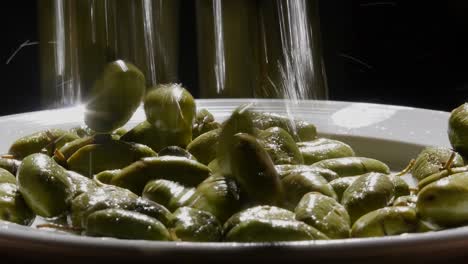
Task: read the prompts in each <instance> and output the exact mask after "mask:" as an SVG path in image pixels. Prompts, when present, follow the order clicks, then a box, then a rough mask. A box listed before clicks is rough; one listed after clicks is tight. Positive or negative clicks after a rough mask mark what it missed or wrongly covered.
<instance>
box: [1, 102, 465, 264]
mask: <svg viewBox="0 0 468 264" xmlns="http://www.w3.org/2000/svg"><path fill="white" fill-rule="evenodd" d="M247 102H255V106H256V109H258V110H262V111H269V112H275V113H280V114H281V113H283V114H284V113H290V114H292V116H294V117H295V118H298V119H303V120H307V121H310V122H312V123H314V124H315V125H316V126H317V128H318V131H319V133H320V134H321V135H326V136H328V137H332V138H337V139H340V140H343V141H345V142H347V143H348V144H350V145H351V146H352V147H353V148H354V149H355V151H356V153H357V154H358V155H361V156H368V157H374V158H377V159H380V160H382V161H384V162H386V163H387V164H389V166H390V167H391V168H392V169H393V170H400V169H402V168H403V167H405V166H406V164H407V163H408V161H409V160H410V159H411V158H414V157H415V156H416V155H417V154H418V152H419V151H420V150H421V148H422V147H423V146H426V145H438V146H449V142H448V139H447V135H446V131H447V120H448V116H449V114H448V113H446V112H440V111H432V110H424V109H416V108H408V107H400V106H390V105H377V104H365V103H346V102H333V101H302V102H299V103H297V104H295V103H291V102H288V101H283V100H255V101H249V100H243V99H239V100H198V102H197V103H198V107H199V108H207V109H208V110H210V111H211V112H212V113H213V114H214V115H215V116H216V118H217V119H219V120H224V119H225V118H226V117H227V116H228V115H229V114H230V112H231V111H232V110H233V109H234V108H235V107H237V106H238V105H240V104H243V103H247ZM82 120H83V108H82V107H75V108H67V109H60V110H50V111H39V112H31V113H25V114H18V115H11V116H4V117H0V135H1V136H2V137H1V139H0V153H3V152H6V151H7V150H8V147H9V145H10V144H11V142H13V141H14V140H15V139H16V138H18V137H20V136H22V135H26V134H30V133H33V132H35V131H38V130H42V129H46V128H51V127H61V128H70V127H73V126H76V125H79V124H82ZM142 120H144V113H143V112H142V110H141V109H140V110H139V111H137V113H136V114H135V116H134V117H133V118H132V120H131V122H129V124H128V127H132V126H133V125H135V124H136V123H137V122H139V121H142ZM467 245H468V228H457V229H452V230H446V231H440V232H434V233H425V234H409V235H403V236H394V237H384V238H370V239H347V240H331V241H310V242H294V243H273V244H262V243H260V244H258V243H253V244H240V243H188V242H181V243H179V242H150V241H130V240H119V239H111V238H93V237H80V236H74V235H67V234H60V233H54V232H50V231H45V230H37V229H33V228H29V227H23V226H18V225H15V224H10V223H5V222H1V221H0V252H2V254H6V255H9V256H12V257H15V258H16V257H24V256H31V258H37V257H38V256H41V258H56V257H61V256H73V257H74V258H72V259H69V261H71V260H80V259H81V257H85V256H93V257H99V256H100V257H105V258H106V259H108V258H109V257H111V258H116V259H117V260H124V259H129V260H137V259H138V260H156V259H158V260H171V262H172V261H176V260H186V261H193V260H222V261H227V262H237V263H238V262H239V261H243V260H254V259H269V260H276V261H280V260H284V261H286V260H287V261H303V260H312V259H314V260H317V259H335V260H337V259H346V260H347V261H349V260H350V259H353V260H358V261H360V262H361V263H362V261H374V260H379V262H381V261H382V260H391V259H392V258H393V257H403V256H404V257H405V258H407V257H409V256H418V258H419V259H422V258H425V257H428V256H429V258H430V259H432V260H434V259H437V258H438V257H441V258H443V259H444V260H447V257H449V256H454V255H459V254H460V253H462V252H463V251H461V249H462V248H464V247H466V246H467ZM382 256H385V258H384V259H382V258H381V257H382ZM363 258H364V259H363ZM174 263H175V262H174Z"/></svg>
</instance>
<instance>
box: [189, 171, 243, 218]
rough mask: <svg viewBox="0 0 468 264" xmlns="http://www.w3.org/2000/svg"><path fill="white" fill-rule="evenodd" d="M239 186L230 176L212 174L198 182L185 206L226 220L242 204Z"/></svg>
mask: <svg viewBox="0 0 468 264" xmlns="http://www.w3.org/2000/svg"><path fill="white" fill-rule="evenodd" d="M239 192H240V191H239V188H238V186H237V184H236V182H235V181H234V180H233V179H232V178H231V177H225V176H222V175H220V174H213V175H212V176H210V177H208V178H207V179H206V180H204V181H203V182H202V183H200V184H199V185H198V187H197V189H196V191H195V194H194V195H193V197H191V198H190V200H189V202H188V203H187V204H186V205H187V206H190V207H193V208H196V209H199V210H203V211H207V212H210V213H211V214H213V215H214V216H215V217H216V218H217V219H218V220H219V221H221V222H224V221H226V220H227V219H228V218H229V217H230V216H231V215H233V214H234V213H236V212H238V211H239V210H240V208H241V206H242V201H241V200H240V193H239Z"/></svg>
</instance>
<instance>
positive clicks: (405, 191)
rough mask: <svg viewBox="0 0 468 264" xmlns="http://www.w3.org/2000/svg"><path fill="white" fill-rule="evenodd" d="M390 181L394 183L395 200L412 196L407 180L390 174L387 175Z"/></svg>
mask: <svg viewBox="0 0 468 264" xmlns="http://www.w3.org/2000/svg"><path fill="white" fill-rule="evenodd" d="M387 176H388V177H389V178H390V180H391V181H392V182H393V187H394V198H395V199H396V198H398V197H400V196H405V195H410V193H411V191H410V187H409V185H408V183H406V181H405V180H403V179H402V178H401V176H398V175H394V174H389V175H387Z"/></svg>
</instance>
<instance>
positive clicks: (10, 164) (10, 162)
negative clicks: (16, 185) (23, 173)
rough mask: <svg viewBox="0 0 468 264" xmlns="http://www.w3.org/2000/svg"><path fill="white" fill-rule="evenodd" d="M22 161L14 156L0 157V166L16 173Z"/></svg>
mask: <svg viewBox="0 0 468 264" xmlns="http://www.w3.org/2000/svg"><path fill="white" fill-rule="evenodd" d="M20 164H21V161H19V160H17V159H13V158H6V157H0V168H2V169H5V170H7V171H9V172H10V173H11V174H13V175H16V171H17V170H18V167H19V165H20Z"/></svg>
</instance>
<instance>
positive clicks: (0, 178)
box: [0, 168, 16, 184]
mask: <svg viewBox="0 0 468 264" xmlns="http://www.w3.org/2000/svg"><path fill="white" fill-rule="evenodd" d="M0 183H13V184H16V178H15V175H13V174H11V173H10V172H9V171H7V170H5V169H2V168H0Z"/></svg>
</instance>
